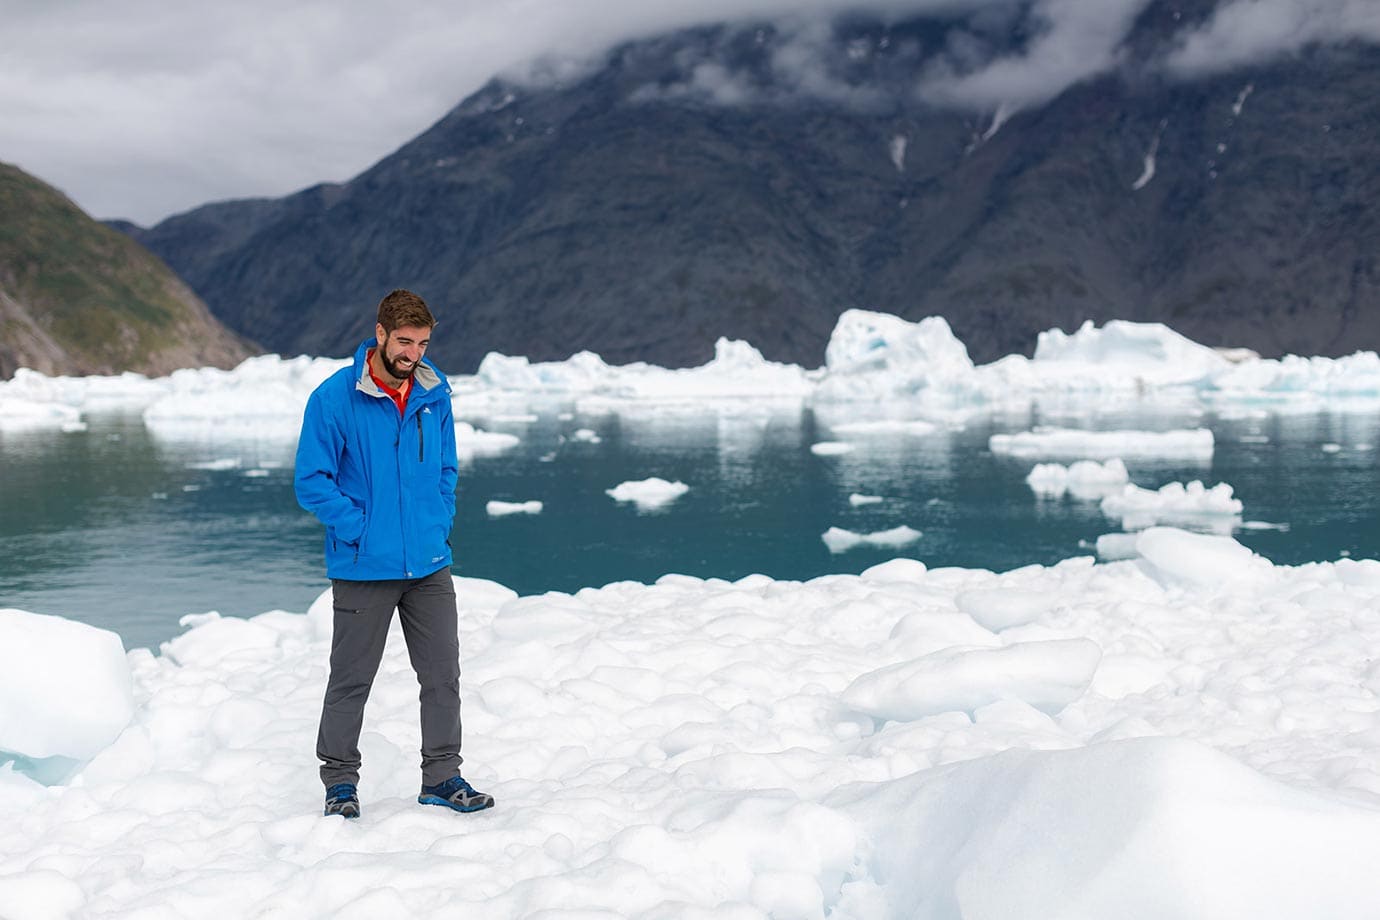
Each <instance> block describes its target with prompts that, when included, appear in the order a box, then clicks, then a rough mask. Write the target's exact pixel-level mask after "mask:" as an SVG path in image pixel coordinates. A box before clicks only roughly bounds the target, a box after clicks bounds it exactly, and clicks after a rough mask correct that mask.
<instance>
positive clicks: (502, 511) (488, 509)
mask: <svg viewBox="0 0 1380 920" xmlns="http://www.w3.org/2000/svg"><path fill="white" fill-rule="evenodd" d="M541 509H542V503H541V502H539V501H526V502H505V501H491V502H489V503H488V504H486V505H485V506H484V511H485V513H487V514H488V515H489V517H503V516H505V515H509V514H541Z"/></svg>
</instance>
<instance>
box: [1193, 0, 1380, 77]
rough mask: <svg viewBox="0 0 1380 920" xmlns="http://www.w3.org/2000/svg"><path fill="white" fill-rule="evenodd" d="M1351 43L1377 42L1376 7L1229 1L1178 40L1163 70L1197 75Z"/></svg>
mask: <svg viewBox="0 0 1380 920" xmlns="http://www.w3.org/2000/svg"><path fill="white" fill-rule="evenodd" d="M1352 39H1359V40H1362V41H1369V42H1380V2H1377V0H1232V2H1229V3H1226V4H1224V5H1223V6H1221V7H1219V8H1218V9H1217V10H1216V11H1215V12H1214V13H1213V15H1212V17H1211V18H1210V19H1209V20H1208V22H1207V24H1206V25H1204V26H1203V27H1202V28H1199V29H1195V30H1193V31H1191V32H1188V33H1187V34H1185V35H1182V36H1180V38H1179V40H1178V41H1177V42H1176V47H1175V49H1174V51H1173V52H1171V54H1170V55H1169V57H1168V59H1167V61H1166V65H1167V67H1168V68H1169V70H1170V71H1171V72H1174V73H1178V74H1180V75H1182V76H1200V75H1203V74H1207V73H1215V72H1219V71H1223V70H1230V69H1232V68H1236V67H1240V66H1242V65H1245V64H1253V63H1257V62H1260V61H1264V60H1268V59H1270V58H1273V57H1277V56H1279V55H1281V54H1288V53H1291V52H1295V51H1298V50H1300V49H1302V48H1304V47H1305V46H1307V45H1312V44H1317V43H1323V42H1344V41H1348V40H1352Z"/></svg>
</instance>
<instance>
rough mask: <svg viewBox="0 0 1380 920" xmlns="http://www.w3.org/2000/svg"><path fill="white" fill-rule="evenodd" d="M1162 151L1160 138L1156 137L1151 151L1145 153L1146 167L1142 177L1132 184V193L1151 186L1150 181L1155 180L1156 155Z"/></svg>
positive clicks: (1143, 169)
mask: <svg viewBox="0 0 1380 920" xmlns="http://www.w3.org/2000/svg"><path fill="white" fill-rule="evenodd" d="M1159 149H1160V136H1159V134H1156V135H1155V139H1154V140H1153V141H1151V142H1150V149H1149V150H1147V151H1146V152H1145V165H1144V167H1143V168H1142V169H1141V173H1140V176H1138V177H1137V178H1136V181H1135V182H1133V183H1131V191H1133V192H1138V191H1140V190H1141V189H1143V188H1145V187H1146V186H1147V185H1149V184H1150V180H1151V179H1153V178H1155V154H1156V153H1158V152H1159Z"/></svg>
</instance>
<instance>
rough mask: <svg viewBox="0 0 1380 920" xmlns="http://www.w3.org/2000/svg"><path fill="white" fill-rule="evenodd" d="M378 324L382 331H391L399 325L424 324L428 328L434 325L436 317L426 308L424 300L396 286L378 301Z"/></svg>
mask: <svg viewBox="0 0 1380 920" xmlns="http://www.w3.org/2000/svg"><path fill="white" fill-rule="evenodd" d="M379 325H380V326H382V327H383V331H384V332H392V331H393V330H394V329H397V328H399V327H401V326H425V327H426V328H428V329H430V328H431V327H433V326H435V325H436V317H434V316H432V315H431V311H430V310H429V309H427V305H426V301H425V300H422V298H420V297H418V296H417V295H416V294H414V293H412V292H411V291H404V290H403V289H402V288H398V289H397V290H396V291H393V292H391V293H390V294H389V295H388V296H387V297H385V298H383V300H380V301H379Z"/></svg>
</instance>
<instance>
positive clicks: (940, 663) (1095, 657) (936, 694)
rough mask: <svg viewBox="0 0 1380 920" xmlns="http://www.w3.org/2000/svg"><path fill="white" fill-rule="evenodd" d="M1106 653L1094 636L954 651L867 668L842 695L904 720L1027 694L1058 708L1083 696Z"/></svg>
mask: <svg viewBox="0 0 1380 920" xmlns="http://www.w3.org/2000/svg"><path fill="white" fill-rule="evenodd" d="M1101 659H1102V650H1101V648H1099V647H1098V645H1097V643H1095V642H1093V641H1091V640H1089V639H1050V640H1045V641H1039V642H1020V643H1016V644H1014V645H1008V646H1005V647H1003V648H995V649H987V648H981V649H951V650H948V651H942V652H935V653H934V654H931V655H926V656H924V657H922V658H917V659H915V660H913V661H903V662H901V663H899V664H894V665H889V666H887V667H884V668H880V669H878V670H876V671H872V672H870V673H868V674H864V675H862V676H861V677H859V678H858V679H857V680H854V681H853V682H852V683H851V684H849V685H848V688H847V689H846V690H844V692H843V701H844V702H845V703H847V704H848V705H849V706H852V707H853V708H855V709H857V710H859V711H861V712H865V713H867V714H868V715H870V716H873V717H874V718H878V719H891V720H894V721H898V722H906V721H913V720H915V719H923V718H924V717H925V716H930V715H935V714H937V713H941V712H953V711H961V712H969V713H971V712H972V711H973V710H975V709H978V708H980V707H982V706H986V705H987V704H989V703H995V702H997V701H998V700H1021V701H1023V702H1026V703H1029V704H1030V705H1031V706H1034V707H1035V708H1036V709H1039V710H1041V711H1043V712H1047V713H1051V714H1052V713H1057V712H1059V711H1060V710H1061V709H1063V708H1064V707H1065V706H1067V705H1068V704H1069V703H1072V702H1073V701H1074V700H1076V699H1078V698H1079V697H1080V696H1082V695H1083V692H1084V691H1085V690H1087V689H1088V685H1089V684H1090V683H1091V682H1092V678H1093V674H1094V672H1096V670H1097V664H1098V662H1099V661H1100V660H1101Z"/></svg>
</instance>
